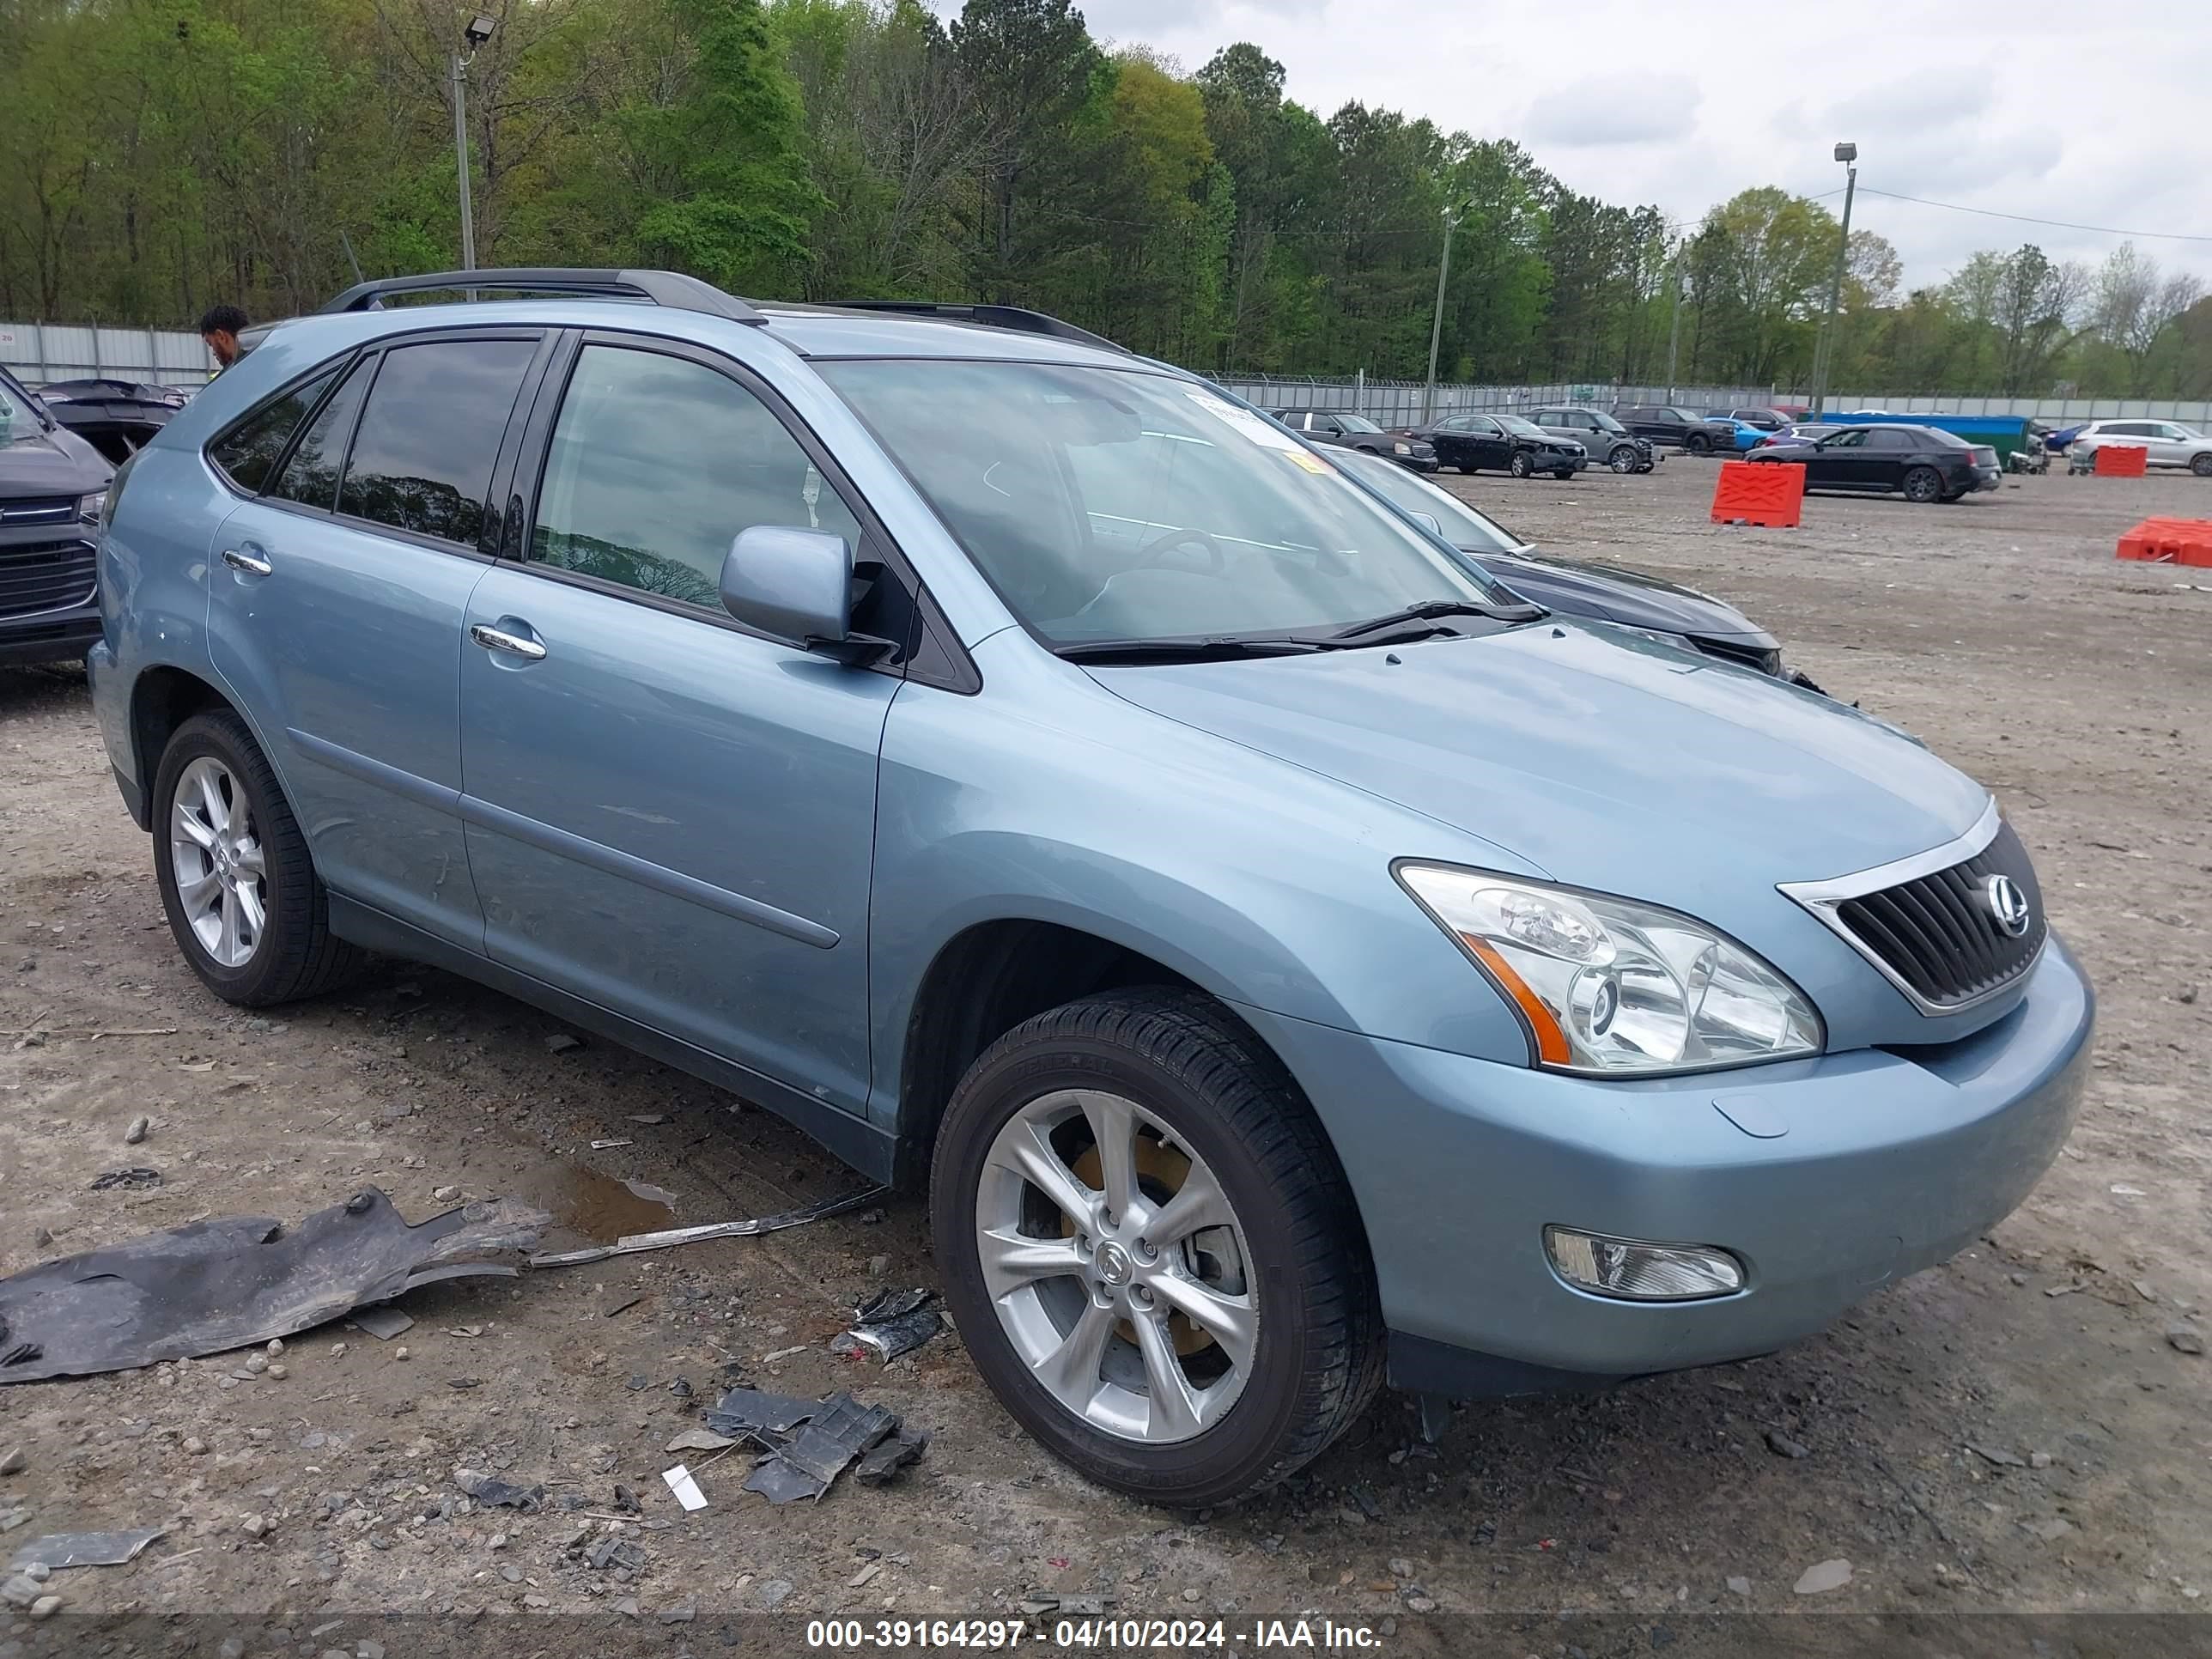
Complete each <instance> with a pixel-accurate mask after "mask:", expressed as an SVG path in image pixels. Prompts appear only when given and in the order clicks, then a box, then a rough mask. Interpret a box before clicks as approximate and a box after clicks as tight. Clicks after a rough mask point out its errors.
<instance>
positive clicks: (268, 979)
mask: <svg viewBox="0 0 2212 1659" xmlns="http://www.w3.org/2000/svg"><path fill="white" fill-rule="evenodd" d="M153 820H154V875H155V882H156V884H158V885H159V886H160V888H161V908H162V909H163V910H164V911H166V912H167V915H168V918H169V931H170V932H171V933H173V934H174V935H175V936H176V940H177V948H178V949H179V951H182V952H183V953H184V957H185V962H186V963H188V964H190V966H191V970H192V971H193V972H194V973H195V974H197V975H199V977H200V982H201V983H202V984H204V985H205V986H206V987H208V989H209V990H210V991H212V992H214V993H215V994H216V995H217V996H219V997H221V998H222V1000H224V1001H225V1002H231V1003H236V1004H237V1005H238V1006H240V1007H244V1008H266V1007H269V1006H271V1005H273V1004H276V1003H280V1002H293V1001H296V1000H299V999H301V998H302V997H312V996H318V995H320V994H322V993H323V992H325V991H327V990H329V989H331V987H333V986H336V985H337V984H338V983H339V982H340V981H343V979H345V978H346V977H347V976H348V975H350V974H351V973H352V972H353V970H354V969H355V968H356V965H357V964H358V963H359V961H360V956H359V953H358V952H357V951H356V950H355V949H354V947H353V946H352V945H348V944H347V943H346V942H345V941H344V940H343V939H339V938H338V937H337V935H336V934H334V933H331V929H330V895H329V893H328V892H327V890H325V888H324V886H323V884H322V881H321V879H320V878H319V877H317V875H316V874H315V864H314V859H313V855H312V854H310V853H309V852H308V849H307V837H306V836H304V835H302V834H301V830H300V825H299V821H298V820H297V819H295V817H293V816H292V808H291V806H290V805H289V803H288V802H287V801H286V800H285V799H284V792H283V788H282V787H280V786H279V785H278V783H277V781H276V771H275V770H274V769H272V768H271V767H270V764H269V761H268V758H267V757H265V756H264V755H263V754H262V752H261V749H260V745H259V744H256V743H255V742H254V741H253V734H252V732H249V731H247V730H246V722H245V721H244V720H240V719H239V717H238V716H237V715H236V714H232V713H230V712H229V711H228V709H225V710H222V711H220V712H213V713H209V714H195V715H193V716H192V718H191V719H190V720H186V721H185V723H184V724H183V725H182V726H179V727H178V728H177V730H176V733H175V735H174V736H173V737H172V738H170V739H169V746H168V747H167V749H165V750H162V751H161V765H160V766H159V767H158V768H157V769H155V775H154V799H153Z"/></svg>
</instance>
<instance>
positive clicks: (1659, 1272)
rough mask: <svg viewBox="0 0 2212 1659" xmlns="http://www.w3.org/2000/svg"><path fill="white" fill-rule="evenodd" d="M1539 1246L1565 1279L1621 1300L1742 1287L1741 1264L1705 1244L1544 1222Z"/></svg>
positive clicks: (1668, 1298)
mask: <svg viewBox="0 0 2212 1659" xmlns="http://www.w3.org/2000/svg"><path fill="white" fill-rule="evenodd" d="M1544 1249H1545V1253H1546V1254H1547V1255H1549V1256H1550V1257H1551V1258H1552V1265H1553V1267H1557V1268H1558V1269H1559V1276H1560V1277H1561V1278H1563V1279H1565V1280H1566V1281H1567V1282H1568V1283H1569V1284H1570V1285H1575V1286H1577V1288H1579V1289H1581V1290H1585V1291H1593V1292H1595V1294H1597V1295H1599V1296H1614V1297H1620V1298H1622V1299H1623V1300H1624V1301H1629V1302H1686V1301H1690V1300H1692V1299H1693V1298H1695V1297H1702V1296H1726V1295H1728V1294H1729V1292H1730V1291H1740V1290H1741V1289H1742V1288H1743V1264H1742V1263H1741V1262H1740V1261H1737V1260H1736V1259H1735V1257H1734V1256H1732V1255H1729V1253H1728V1252H1727V1251H1726V1250H1723V1249H1717V1248H1716V1247H1714V1246H1712V1245H1710V1244H1646V1243H1642V1242H1641V1241H1639V1240H1637V1239H1633V1238H1606V1237H1602V1236H1601V1235H1599V1234H1596V1233H1578V1232H1577V1231H1574V1230H1573V1229H1572V1228H1571V1227H1547V1228H1545V1229H1544Z"/></svg>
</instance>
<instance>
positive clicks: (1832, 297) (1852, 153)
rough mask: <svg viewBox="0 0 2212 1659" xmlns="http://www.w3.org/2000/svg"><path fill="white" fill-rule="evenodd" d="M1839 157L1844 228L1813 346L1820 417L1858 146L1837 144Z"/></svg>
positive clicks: (1815, 410) (1815, 413)
mask: <svg viewBox="0 0 2212 1659" xmlns="http://www.w3.org/2000/svg"><path fill="white" fill-rule="evenodd" d="M1836 159H1837V160H1838V161H1841V162H1842V163H1844V229H1843V234H1841V235H1840V236H1838V237H1837V239H1836V270H1835V274H1834V275H1833V276H1831V277H1829V279H1828V314H1827V315H1826V317H1824V318H1822V319H1820V338H1819V339H1818V340H1817V341H1815V342H1814V346H1813V418H1814V420H1815V421H1817V420H1819V419H1820V416H1821V413H1822V411H1823V410H1824V409H1825V407H1826V404H1827V401H1828V362H1829V360H1830V359H1831V358H1832V357H1833V356H1835V349H1836V348H1835V335H1836V307H1838V305H1840V304H1841V303H1842V302H1843V297H1844V258H1845V256H1846V255H1848V254H1849V253H1850V248H1851V197H1852V195H1853V193H1854V192H1856V191H1857V189H1858V183H1859V170H1858V167H1857V161H1858V159H1859V147H1858V146H1857V144H1848V143H1846V144H1838V145H1837V146H1836Z"/></svg>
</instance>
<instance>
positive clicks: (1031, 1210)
mask: <svg viewBox="0 0 2212 1659" xmlns="http://www.w3.org/2000/svg"><path fill="white" fill-rule="evenodd" d="M975 1248H976V1253H977V1258H978V1261H979V1262H980V1264H981V1268H982V1275H983V1281H984V1285H985V1288H986V1291H987V1294H988V1296H989V1297H990V1298H991V1304H992V1307H993V1309H994V1311H995V1312H996V1313H997V1315H998V1316H999V1322H1000V1327H1001V1328H1003V1329H1004V1331H1005V1333H1006V1338H1007V1340H1008V1341H1009V1342H1010V1343H1011V1344H1012V1346H1013V1349H1014V1352H1016V1353H1017V1354H1018V1356H1019V1357H1020V1358H1021V1360H1022V1362H1023V1363H1024V1364H1026V1365H1027V1366H1028V1367H1029V1369H1030V1372H1031V1374H1032V1375H1033V1376H1035V1377H1036V1380H1037V1381H1038V1382H1039V1383H1041V1384H1042V1385H1043V1387H1044V1389H1046V1391H1047V1392H1048V1393H1049V1394H1050V1395H1052V1397H1053V1398H1054V1400H1055V1401H1058V1402H1059V1404H1060V1406H1062V1407H1065V1408H1066V1410H1068V1411H1070V1412H1072V1413H1074V1414H1075V1415H1076V1416H1077V1417H1079V1418H1080V1419H1083V1421H1084V1422H1085V1423H1086V1424H1087V1425H1090V1426H1091V1427H1092V1428H1094V1429H1097V1430H1099V1431H1102V1432H1103V1433H1106V1434H1109V1435H1112V1436H1115V1437H1118V1438H1121V1439H1124V1440H1133V1441H1139V1442H1141V1443H1145V1444H1146V1445H1169V1444H1173V1443H1176V1442H1179V1441H1185V1440H1189V1439H1191V1438H1193V1437H1196V1436H1198V1435H1200V1434H1202V1433H1204V1432H1205V1431H1206V1430H1207V1429H1209V1428H1211V1427H1212V1426H1213V1425H1215V1424H1217V1423H1218V1422H1219V1421H1220V1420H1221V1419H1222V1418H1223V1417H1224V1416H1225V1414H1226V1413H1228V1411H1229V1410H1230V1408H1231V1407H1232V1406H1234V1405H1235V1404H1236V1402H1237V1397H1238V1396H1239V1395H1241V1394H1242V1393H1243V1391H1244V1387H1245V1384H1246V1383H1248V1382H1249V1380H1250V1378H1251V1376H1252V1370H1253V1359H1254V1352H1255V1344H1256V1342H1257V1340H1258V1334H1259V1299H1258V1287H1257V1284H1256V1279H1255V1271H1254V1267H1253V1265H1252V1257H1251V1252H1250V1249H1249V1245H1248V1244H1247V1243H1246V1239H1245V1233H1244V1229H1243V1225H1242V1224H1241V1223H1240V1222H1239V1221H1238V1219H1237V1215H1236V1212H1235V1211H1234V1210H1233V1209H1232V1208H1231V1205H1230V1202H1229V1199H1228V1196H1227V1194H1226V1193H1225V1190H1224V1189H1223V1188H1222V1185H1221V1183H1220V1182H1219V1180H1218V1179H1217V1178H1216V1176H1215V1175H1214V1173H1213V1171H1212V1170H1211V1169H1210V1168H1208V1167H1207V1165H1206V1162H1205V1160H1204V1159H1203V1158H1200V1157H1199V1156H1198V1154H1197V1153H1196V1152H1194V1151H1192V1150H1191V1148H1190V1147H1189V1146H1187V1145H1185V1144H1183V1143H1182V1141H1181V1140H1179V1139H1177V1138H1176V1134H1175V1133H1174V1132H1173V1131H1172V1130H1170V1128H1169V1127H1167V1126H1166V1125H1165V1124H1164V1123H1163V1122H1162V1121H1160V1120H1159V1119H1158V1118H1157V1117H1155V1116H1153V1115H1152V1113H1150V1112H1149V1111H1147V1110H1146V1109H1145V1108H1144V1107H1142V1106H1140V1105H1139V1104H1138V1103H1136V1102H1135V1101H1133V1100H1131V1099H1129V1098H1128V1097H1126V1096H1123V1095H1120V1094H1115V1093H1112V1092H1109V1091H1103V1090H1095V1089H1062V1090H1057V1091H1054V1092H1052V1093H1049V1094H1046V1095H1043V1096H1041V1097H1038V1098H1037V1099H1036V1100H1034V1101H1031V1102H1030V1103H1028V1104H1027V1105H1025V1106H1024V1107H1022V1108H1021V1109H1019V1110H1018V1111H1017V1112H1016V1113H1015V1114H1014V1115H1012V1117H1011V1118H1009V1119H1008V1120H1007V1121H1006V1124H1005V1125H1004V1127H1001V1128H1000V1131H999V1133H998V1135H997V1137H996V1138H995V1139H994V1140H993V1142H992V1145H991V1151H990V1155H989V1157H988V1158H987V1159H986V1160H985V1162H984V1165H983V1169H982V1172H981V1176H980V1178H979V1181H978V1183H977V1189H976V1206H975Z"/></svg>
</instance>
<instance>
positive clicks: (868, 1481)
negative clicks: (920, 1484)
mask: <svg viewBox="0 0 2212 1659" xmlns="http://www.w3.org/2000/svg"><path fill="white" fill-rule="evenodd" d="M928 1449H929V1437H928V1436H927V1435H926V1434H924V1433H922V1431H921V1430H919V1429H905V1428H902V1429H901V1430H900V1431H898V1432H897V1433H896V1434H894V1435H891V1436H890V1437H887V1438H885V1439H883V1440H879V1441H878V1442H877V1443H876V1445H875V1449H873V1450H872V1451H870V1452H867V1453H866V1454H864V1455H862V1457H861V1459H860V1462H859V1463H858V1464H856V1465H854V1469H853V1479H854V1480H857V1481H859V1482H860V1484H861V1485H862V1486H889V1485H890V1483H891V1482H892V1481H894V1480H897V1479H898V1477H899V1475H900V1474H901V1473H902V1472H903V1471H904V1470H906V1469H907V1468H910V1467H911V1466H912V1465H914V1464H915V1463H916V1462H920V1461H921V1455H922V1453H924V1452H925V1451H927V1450H928Z"/></svg>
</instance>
